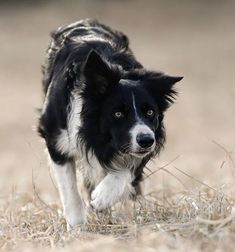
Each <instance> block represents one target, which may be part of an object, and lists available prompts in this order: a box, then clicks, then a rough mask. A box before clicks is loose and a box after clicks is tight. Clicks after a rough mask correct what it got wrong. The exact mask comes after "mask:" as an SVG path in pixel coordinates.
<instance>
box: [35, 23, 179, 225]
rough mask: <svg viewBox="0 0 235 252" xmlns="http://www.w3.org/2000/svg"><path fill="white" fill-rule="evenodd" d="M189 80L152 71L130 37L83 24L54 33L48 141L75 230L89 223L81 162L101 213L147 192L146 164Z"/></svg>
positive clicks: (46, 72)
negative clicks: (143, 187) (143, 184)
mask: <svg viewBox="0 0 235 252" xmlns="http://www.w3.org/2000/svg"><path fill="white" fill-rule="evenodd" d="M181 79H182V77H172V76H169V75H166V74H163V73H161V72H153V71H148V70H146V69H145V68H144V67H143V66H142V65H141V64H140V63H139V62H138V61H137V60H136V59H135V57H134V55H133V53H132V51H131V50H130V48H129V46H128V38H127V37H126V35H124V34H123V33H121V32H118V31H114V30H112V29H110V28H109V27H108V26H105V25H103V24H101V23H99V22H98V21H94V20H82V21H79V22H76V23H73V24H71V25H68V26H64V27H60V28H58V29H57V30H56V31H55V32H54V33H53V34H52V41H51V43H50V46H49V48H48V50H47V55H46V62H45V65H44V66H43V89H44V93H45V99H44V104H43V107H42V109H41V112H40V118H39V125H38V131H39V133H40V135H41V136H42V137H43V138H44V139H45V142H46V146H47V149H48V152H49V161H50V166H51V169H52V170H53V173H54V176H55V180H56V182H57V185H58V190H59V194H60V198H61V201H62V205H63V210H64V215H65V218H66V221H67V225H68V227H73V226H75V225H77V224H82V223H85V221H86V214H85V210H84V205H83V201H82V199H81V197H80V195H79V193H78V189H77V180H76V169H75V162H76V160H79V161H80V166H81V168H80V170H81V173H82V175H83V180H84V185H85V188H86V189H87V192H88V194H89V200H90V205H91V206H92V207H93V208H94V209H96V210H103V209H107V208H109V207H111V206H112V205H114V204H115V203H116V202H118V201H120V200H123V199H125V198H128V197H132V198H133V197H135V195H137V194H138V193H140V187H139V183H140V181H141V179H142V173H143V169H144V167H145V165H146V163H147V162H148V161H149V160H150V159H151V158H153V157H155V156H156V155H157V154H158V153H159V152H160V150H161V148H162V147H163V144H164V141H165V131H164V126H163V116H164V112H165V111H166V109H167V108H168V107H169V106H170V104H172V103H173V102H174V98H175V95H176V91H175V90H174V89H173V85H174V84H175V83H176V82H178V81H180V80H181Z"/></svg>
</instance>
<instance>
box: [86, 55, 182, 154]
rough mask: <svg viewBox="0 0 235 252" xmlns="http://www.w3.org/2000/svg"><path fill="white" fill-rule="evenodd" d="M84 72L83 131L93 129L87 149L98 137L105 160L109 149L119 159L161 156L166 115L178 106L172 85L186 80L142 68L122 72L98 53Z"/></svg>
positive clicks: (89, 60)
mask: <svg viewBox="0 0 235 252" xmlns="http://www.w3.org/2000/svg"><path fill="white" fill-rule="evenodd" d="M82 72H83V82H84V88H83V93H82V96H83V98H84V106H83V110H82V118H83V124H84V125H86V126H85V127H83V128H85V129H86V131H87V129H88V128H89V127H90V128H91V129H93V134H92V135H91V132H90V133H88V132H87V135H86V136H85V137H86V138H87V139H88V142H89V141H90V144H89V143H88V146H89V147H92V146H94V143H92V141H94V139H95V138H96V139H98V140H99V143H100V144H99V146H98V149H100V150H101V151H103V154H104V155H105V146H107V148H108V149H109V150H113V153H114V154H117V153H119V154H120V153H121V154H124V155H128V154H129V155H132V156H136V157H140V158H143V157H145V156H146V155H150V154H151V153H157V152H158V151H159V150H160V148H161V147H162V144H163V142H164V126H163V122H162V120H163V115H164V112H165V111H166V109H167V108H168V107H169V106H170V105H171V104H172V103H173V101H174V97H175V95H176V91H175V90H174V89H173V86H174V84H175V83H176V82H178V81H180V80H181V79H182V77H171V76H168V75H165V74H162V73H157V72H149V71H146V70H144V69H142V68H141V69H137V70H131V71H123V70H122V69H120V68H119V67H118V66H117V65H111V64H110V63H108V62H106V60H104V59H102V57H101V56H99V55H98V54H97V53H96V52H94V51H92V52H91V53H90V54H89V56H88V58H87V61H86V63H85V64H84V67H83V69H82ZM88 124H89V125H88ZM85 133H86V132H85ZM89 134H90V135H89ZM87 139H86V140H87ZM96 142H97V141H96ZM101 143H102V144H101ZM97 151H98V152H99V150H97ZM113 153H112V154H113ZM108 154H109V153H107V155H108Z"/></svg>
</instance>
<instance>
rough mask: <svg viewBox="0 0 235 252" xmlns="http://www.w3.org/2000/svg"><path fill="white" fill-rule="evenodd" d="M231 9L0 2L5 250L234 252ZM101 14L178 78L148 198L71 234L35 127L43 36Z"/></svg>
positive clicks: (150, 63)
mask: <svg viewBox="0 0 235 252" xmlns="http://www.w3.org/2000/svg"><path fill="white" fill-rule="evenodd" d="M234 13H235V2H234V1H213V2H212V1H209V0H208V1H184V0H182V1H178V0H177V1H174V2H173V1H170V0H161V1H160V0H158V1H154V0H149V1H141V0H128V1H107V0H97V1H92V0H89V1H82V0H81V1H73V0H69V1H62V0H60V1H43V0H41V1H35V3H34V4H33V5H29V3H27V1H20V2H19V1H18V2H17V1H10V2H8V3H4V2H0V30H1V32H0V41H1V42H0V43H1V46H0V50H1V54H0V55H1V56H0V88H1V89H0V90H1V91H0V107H1V117H0V167H1V168H0V250H2V251H45V250H51V251H96V250H100V251H104V252H105V251H128V250H132V251H147V252H148V251H149V252H152V251H164V252H165V251H234V247H235V224H234V223H235V222H234V221H235V220H234V218H235V208H234V204H235V202H234V201H235V186H234V185H235V177H234V175H235V163H234V160H235V117H234V108H235V99H234V97H235V75H234V69H235V47H234V45H235V33H234V24H235V15H234ZM87 17H91V18H94V17H95V18H98V19H99V20H101V21H103V22H104V23H106V24H108V25H110V26H112V27H114V28H116V29H119V30H122V31H123V32H125V33H127V34H128V36H129V38H130V44H131V48H132V49H133V51H134V53H135V55H136V57H137V58H138V59H139V61H140V62H142V63H143V64H144V65H145V66H146V67H147V68H149V69H157V70H163V71H165V72H167V73H170V74H172V75H183V76H184V77H185V78H184V80H183V81H182V82H181V83H180V84H179V85H178V87H177V88H178V91H179V97H178V99H177V102H176V104H175V105H174V106H172V108H170V110H169V112H168V113H167V114H166V118H165V124H166V130H167V143H166V146H165V150H164V151H163V152H162V153H161V155H160V157H159V158H157V159H156V160H155V161H154V162H151V163H150V164H149V165H148V169H146V170H145V180H144V183H143V189H144V190H143V191H144V195H143V197H141V198H139V199H138V200H137V202H135V203H133V202H128V203H127V204H126V205H121V204H120V205H117V206H116V207H115V208H114V209H112V211H110V212H109V213H108V214H106V215H103V216H102V215H101V214H99V215H98V216H97V215H96V213H94V212H92V211H91V210H89V209H88V211H89V217H88V224H87V225H86V226H82V227H77V229H76V230H73V231H72V232H66V230H65V221H64V219H63V216H62V212H61V205H60V202H59V199H58V195H57V191H56V189H55V187H54V184H53V182H52V179H51V176H50V174H49V169H48V166H47V161H46V155H45V153H44V148H45V146H44V143H43V142H41V140H40V139H39V137H38V136H37V134H36V132H35V131H34V130H33V128H35V125H36V122H37V113H36V109H37V108H38V107H40V105H41V102H42V93H41V73H40V65H41V63H42V62H43V58H44V52H45V49H46V47H47V45H48V42H49V36H48V34H49V32H50V31H52V30H53V29H55V28H56V27H58V26H60V25H61V24H66V23H70V22H72V21H75V20H78V19H82V18H87Z"/></svg>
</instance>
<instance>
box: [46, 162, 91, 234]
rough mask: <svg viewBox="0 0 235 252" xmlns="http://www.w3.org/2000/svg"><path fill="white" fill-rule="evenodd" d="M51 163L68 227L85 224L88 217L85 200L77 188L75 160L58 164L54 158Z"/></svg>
mask: <svg viewBox="0 0 235 252" xmlns="http://www.w3.org/2000/svg"><path fill="white" fill-rule="evenodd" d="M50 163H51V168H52V171H53V174H54V177H55V180H56V184H57V186H58V190H59V195H60V199H61V202H62V205H63V210H64V215H65V218H66V221H67V229H68V230H69V229H71V228H72V227H74V226H75V225H78V224H84V223H85V219H86V217H85V211H84V206H83V202H82V199H81V197H80V195H79V193H78V189H77V179H76V170H75V162H74V160H70V161H67V162H65V163H64V164H63V165H60V164H56V163H55V162H53V161H52V160H51V162H50Z"/></svg>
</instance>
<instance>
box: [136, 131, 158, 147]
mask: <svg viewBox="0 0 235 252" xmlns="http://www.w3.org/2000/svg"><path fill="white" fill-rule="evenodd" d="M136 141H137V143H138V144H139V146H140V147H142V148H149V147H151V146H152V145H153V143H154V138H153V136H152V135H151V134H143V133H141V134H138V135H137V136H136Z"/></svg>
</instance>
